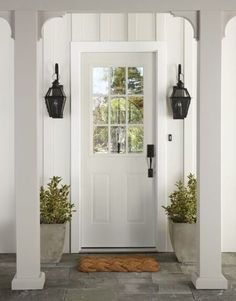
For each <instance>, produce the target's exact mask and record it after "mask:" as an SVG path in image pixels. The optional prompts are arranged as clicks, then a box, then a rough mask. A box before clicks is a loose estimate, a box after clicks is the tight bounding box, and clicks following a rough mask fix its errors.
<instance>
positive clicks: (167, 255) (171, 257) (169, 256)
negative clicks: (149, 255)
mask: <svg viewBox="0 0 236 301" xmlns="http://www.w3.org/2000/svg"><path fill="white" fill-rule="evenodd" d="M155 256H156V258H157V260H158V261H160V262H178V260H177V258H176V256H175V253H173V252H163V253H156V255H155Z"/></svg>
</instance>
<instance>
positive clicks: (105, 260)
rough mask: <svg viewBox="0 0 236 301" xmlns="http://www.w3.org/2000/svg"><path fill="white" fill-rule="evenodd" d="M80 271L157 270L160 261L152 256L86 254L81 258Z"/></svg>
mask: <svg viewBox="0 0 236 301" xmlns="http://www.w3.org/2000/svg"><path fill="white" fill-rule="evenodd" d="M78 269H79V271H80V272H86V273H88V272H157V271H158V270H159V263H158V261H157V260H156V259H155V258H154V257H151V256H86V257H82V258H81V259H80V263H79V268H78Z"/></svg>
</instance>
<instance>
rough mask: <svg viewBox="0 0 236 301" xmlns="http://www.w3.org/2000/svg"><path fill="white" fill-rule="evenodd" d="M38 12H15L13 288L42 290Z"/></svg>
mask: <svg viewBox="0 0 236 301" xmlns="http://www.w3.org/2000/svg"><path fill="white" fill-rule="evenodd" d="M37 40H38V13H37V12H32V11H27V12H26V11H16V12H15V196H16V240H17V249H16V252H17V271H16V275H15V277H14V279H13V281H12V289H14V290H21V289H22V290H23V289H42V288H43V286H44V281H45V275H44V273H41V271H40V223H39V175H38V116H39V112H38V101H39V100H38V87H37V86H38V84H37V83H38V79H37V63H38V62H37V61H38V59H37V56H38V54H37Z"/></svg>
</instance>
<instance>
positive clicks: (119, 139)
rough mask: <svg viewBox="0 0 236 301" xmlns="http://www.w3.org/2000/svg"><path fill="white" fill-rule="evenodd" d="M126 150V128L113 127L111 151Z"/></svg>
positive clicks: (120, 151)
mask: <svg viewBox="0 0 236 301" xmlns="http://www.w3.org/2000/svg"><path fill="white" fill-rule="evenodd" d="M125 150H126V128H125V127H120V126H119V127H118V126H112V127H111V153H125Z"/></svg>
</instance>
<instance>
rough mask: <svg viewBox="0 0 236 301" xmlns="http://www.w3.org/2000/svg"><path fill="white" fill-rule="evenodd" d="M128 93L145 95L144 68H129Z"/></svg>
mask: <svg viewBox="0 0 236 301" xmlns="http://www.w3.org/2000/svg"><path fill="white" fill-rule="evenodd" d="M128 93H129V94H143V67H129V68H128Z"/></svg>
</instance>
